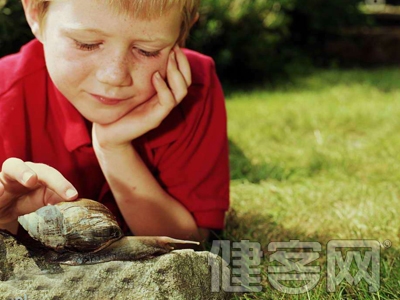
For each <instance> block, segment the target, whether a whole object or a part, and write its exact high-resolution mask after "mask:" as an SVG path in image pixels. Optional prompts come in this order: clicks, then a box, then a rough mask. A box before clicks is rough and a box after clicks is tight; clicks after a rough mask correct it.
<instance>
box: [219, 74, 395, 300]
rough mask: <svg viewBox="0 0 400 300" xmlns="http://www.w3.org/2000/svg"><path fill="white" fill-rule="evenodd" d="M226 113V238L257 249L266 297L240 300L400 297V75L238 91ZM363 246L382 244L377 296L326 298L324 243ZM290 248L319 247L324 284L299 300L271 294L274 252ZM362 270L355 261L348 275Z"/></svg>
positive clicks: (360, 289) (323, 78)
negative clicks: (284, 245) (294, 244)
mask: <svg viewBox="0 0 400 300" xmlns="http://www.w3.org/2000/svg"><path fill="white" fill-rule="evenodd" d="M227 111H228V130H229V142H230V162H231V210H230V212H229V215H228V219H227V230H226V237H227V238H229V239H230V240H235V241H240V240H250V241H252V242H258V243H260V245H261V248H262V250H263V252H264V256H263V258H262V259H261V267H260V268H261V278H262V285H263V289H262V292H258V293H247V294H242V295H239V296H237V297H236V298H237V299H398V298H400V289H399V287H400V261H399V260H400V258H399V257H400V244H399V240H400V218H399V213H400V201H399V197H400V185H399V183H400V154H399V153H400V70H398V69H395V68H390V69H377V70H367V71H366V70H330V71H319V72H314V73H313V74H311V75H308V76H303V77H301V78H297V79H293V80H291V81H290V83H289V82H288V83H286V84H282V85H280V86H279V87H274V88H259V89H253V90H252V91H251V92H237V91H236V92H231V93H229V94H228V96H227ZM361 239H362V240H376V241H378V242H379V243H381V246H380V289H379V290H378V292H373V293H370V292H369V291H368V284H367V282H366V281H365V280H362V281H361V282H360V283H359V284H358V285H354V284H353V285H352V284H350V283H348V282H346V280H343V282H342V283H341V284H339V285H338V286H336V289H335V290H336V291H335V292H333V293H330V292H327V286H326V281H327V279H326V278H327V277H326V274H327V268H326V266H327V255H326V249H327V247H326V245H327V244H328V242H329V241H332V240H361ZM290 240H299V241H300V242H318V243H320V244H321V246H322V249H321V251H320V252H319V254H320V257H319V259H318V260H316V261H314V262H313V263H310V264H309V266H311V265H313V266H320V268H321V272H320V280H319V283H318V285H317V286H316V287H314V288H313V289H312V290H310V291H308V292H306V293H303V294H299V295H289V294H285V293H283V292H281V291H279V290H277V289H275V288H273V286H272V285H271V284H270V283H269V277H268V276H269V273H268V266H269V265H270V262H269V259H270V255H271V254H272V253H273V252H268V244H269V243H271V242H288V241H290ZM344 250H346V249H344ZM344 250H343V255H345V254H344V253H345V251H344ZM347 250H352V249H347ZM353 250H354V251H356V250H361V248H357V249H353ZM364 250H365V249H364ZM298 251H299V250H298ZM304 251H308V250H304ZM364 252H365V251H364ZM364 252H362V251H361V253H363V254H362V257H364V256H363V255H364V254H365V253H364ZM343 257H344V256H343ZM343 259H344V258H343ZM273 264H275V265H279V264H276V262H274V263H272V262H271V265H273ZM357 271H358V269H357V268H356V267H355V263H354V262H353V263H352V268H351V271H350V274H351V275H352V276H355V274H356V273H357ZM368 271H371V265H370V266H369V268H368ZM338 272H339V269H338V268H337V269H336V274H337V273H338ZM292 273H293V272H292ZM282 284H285V285H287V286H288V287H295V286H302V285H305V283H303V284H302V282H301V281H297V283H296V281H287V282H282ZM296 284H297V285H296Z"/></svg>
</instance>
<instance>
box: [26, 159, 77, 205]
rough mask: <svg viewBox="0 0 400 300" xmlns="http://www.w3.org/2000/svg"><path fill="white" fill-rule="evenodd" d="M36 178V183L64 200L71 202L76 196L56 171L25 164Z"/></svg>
mask: <svg viewBox="0 0 400 300" xmlns="http://www.w3.org/2000/svg"><path fill="white" fill-rule="evenodd" d="M26 165H27V166H28V167H30V168H31V169H32V170H33V171H34V172H35V173H36V174H37V177H38V182H39V183H40V184H42V185H45V186H46V187H48V188H49V189H50V190H52V191H54V192H55V193H56V194H58V195H59V196H60V197H61V198H62V199H64V200H73V199H76V198H77V196H78V192H77V190H76V189H75V188H74V186H73V185H72V184H71V183H70V182H69V181H68V180H67V179H66V178H65V177H64V176H63V175H62V174H61V173H60V172H59V171H57V170H56V169H54V168H52V167H50V166H48V165H45V164H35V163H31V162H26Z"/></svg>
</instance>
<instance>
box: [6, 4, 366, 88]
mask: <svg viewBox="0 0 400 300" xmlns="http://www.w3.org/2000/svg"><path fill="white" fill-rule="evenodd" d="M361 2H363V0H202V6H201V17H200V20H199V22H198V23H197V24H196V25H195V26H194V28H193V31H192V33H191V35H190V38H189V40H188V42H187V46H188V47H190V48H192V49H195V50H198V51H200V52H203V53H205V54H207V55H210V56H212V57H213V58H214V59H215V61H216V64H217V70H218V73H219V75H220V76H221V78H223V80H224V81H225V82H229V83H232V84H237V83H246V82H247V83H249V82H256V81H259V80H265V79H274V78H276V77H279V75H281V74H284V73H285V72H286V73H290V72H292V71H299V70H300V71H301V70H303V69H307V67H309V66H311V65H312V64H313V63H315V62H317V63H321V62H325V61H326V60H327V57H326V56H325V53H324V47H325V43H326V41H327V40H328V39H330V38H332V37H334V36H335V35H336V34H337V33H338V32H339V30H340V28H342V27H346V26H353V25H361V24H366V17H365V15H363V14H362V13H361V12H360V10H359V4H360V3H361ZM5 3H6V4H5ZM2 4H3V7H2V8H0V56H3V55H6V54H8V53H12V52H16V51H18V50H19V48H20V47H21V45H23V44H24V43H26V42H27V41H28V40H30V39H31V38H32V33H31V31H30V29H29V27H28V25H27V24H26V21H25V18H24V14H23V10H22V7H21V4H20V0H8V1H7V0H0V7H1V6H2Z"/></svg>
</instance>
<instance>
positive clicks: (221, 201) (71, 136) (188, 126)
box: [0, 40, 229, 230]
mask: <svg viewBox="0 0 400 300" xmlns="http://www.w3.org/2000/svg"><path fill="white" fill-rule="evenodd" d="M184 51H185V54H186V55H187V57H188V59H189V62H190V65H191V68H192V77H193V84H192V85H191V87H190V88H189V93H188V95H187V96H186V98H185V99H184V100H183V101H182V103H181V104H180V105H179V106H177V107H176V108H175V109H174V110H173V111H172V112H171V113H170V115H169V116H168V117H167V118H166V119H165V120H164V121H163V122H162V124H161V125H160V126H159V127H158V128H156V129H154V130H152V131H150V132H148V133H147V134H145V135H143V136H142V137H140V138H138V139H136V140H134V141H133V144H134V145H135V148H136V149H137V151H138V153H139V154H140V156H141V157H142V159H143V161H144V162H145V163H146V165H147V167H148V168H149V169H150V171H151V172H152V173H153V175H154V176H155V178H156V179H157V180H158V182H159V183H160V185H161V186H162V187H163V188H164V189H165V190H166V191H167V192H168V193H169V194H170V195H171V196H173V197H174V198H175V199H177V200H178V201H180V202H181V203H182V204H183V205H184V206H185V207H186V208H187V209H188V210H189V211H190V212H191V213H192V214H193V216H194V218H195V220H196V222H197V225H198V226H200V227H205V228H214V229H222V228H223V226H224V215H225V211H226V210H227V209H228V206H229V168H228V148H227V133H226V112H225V103H224V96H223V92H222V89H221V86H220V83H219V81H218V78H217V76H216V73H215V68H214V63H213V61H212V60H211V59H210V58H209V57H206V56H204V55H201V54H199V53H196V52H193V51H190V50H184ZM9 157H18V158H20V159H22V160H25V161H32V162H36V163H45V164H47V165H50V166H52V167H54V168H56V169H57V170H59V171H60V172H61V173H62V174H63V175H64V176H65V177H66V178H67V179H68V180H69V181H70V182H71V183H72V184H73V185H74V186H75V187H76V188H77V190H78V192H79V196H80V197H85V198H90V199H97V200H98V201H100V202H102V203H104V204H106V205H107V206H108V207H109V208H110V209H111V210H112V211H113V212H114V214H115V215H116V216H117V218H118V220H119V222H120V224H121V225H122V226H123V228H124V229H125V230H126V229H127V226H126V224H125V222H124V221H123V219H122V216H121V214H120V212H119V210H118V207H117V205H116V203H115V200H114V199H113V196H112V193H111V191H110V189H109V187H108V184H107V183H106V181H105V178H104V176H103V174H102V171H101V169H100V166H99V164H98V162H97V159H96V156H95V153H94V151H93V148H92V145H91V135H90V133H89V131H88V129H87V127H86V123H85V119H84V118H83V117H82V116H81V115H80V113H79V112H78V111H77V110H76V109H75V108H74V107H73V106H72V105H71V104H70V103H69V102H68V100H67V99H66V98H65V97H64V96H63V95H62V94H61V93H60V92H59V91H58V90H57V88H56V87H55V86H54V84H53V83H52V81H51V79H50V77H49V74H48V72H47V69H46V65H45V60H44V53H43V47H42V44H41V43H40V42H38V41H37V40H33V41H31V42H30V43H28V44H27V45H25V46H24V47H23V48H22V49H21V52H19V53H17V54H13V55H10V56H6V57H4V58H2V59H0V164H2V163H3V162H4V160H6V159H7V158H9ZM167 225H168V224H166V226H167Z"/></svg>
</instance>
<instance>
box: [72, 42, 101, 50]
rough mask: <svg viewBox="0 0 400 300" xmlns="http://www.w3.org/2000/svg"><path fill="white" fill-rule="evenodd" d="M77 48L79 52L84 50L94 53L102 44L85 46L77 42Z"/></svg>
mask: <svg viewBox="0 0 400 300" xmlns="http://www.w3.org/2000/svg"><path fill="white" fill-rule="evenodd" d="M75 44H76V46H77V47H78V49H79V50H83V51H92V50H95V49H97V48H98V47H99V45H100V44H85V43H81V42H78V41H75Z"/></svg>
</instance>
